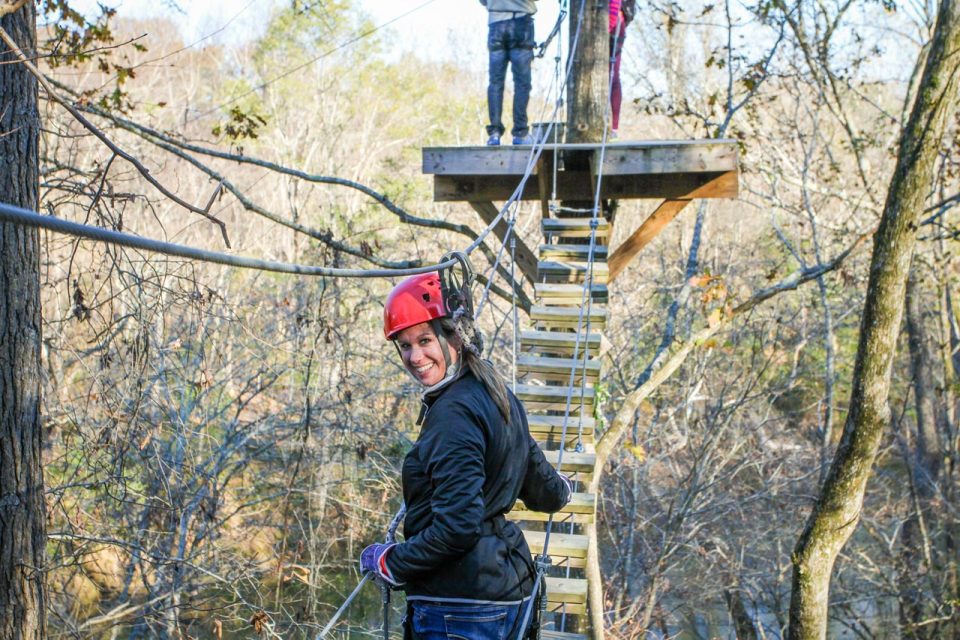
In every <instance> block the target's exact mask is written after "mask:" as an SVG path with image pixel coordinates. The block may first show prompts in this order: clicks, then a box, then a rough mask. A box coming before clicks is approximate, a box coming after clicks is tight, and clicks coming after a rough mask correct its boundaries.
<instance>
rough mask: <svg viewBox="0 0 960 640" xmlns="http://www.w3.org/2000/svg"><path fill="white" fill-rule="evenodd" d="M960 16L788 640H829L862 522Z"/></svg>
mask: <svg viewBox="0 0 960 640" xmlns="http://www.w3.org/2000/svg"><path fill="white" fill-rule="evenodd" d="M958 46H960V12H958V7H957V3H956V2H955V1H954V0H944V1H943V2H942V3H941V6H940V12H939V14H938V16H937V25H936V28H935V31H934V37H933V43H932V46H931V48H930V55H929V58H928V60H927V64H926V67H925V69H924V72H923V78H922V80H921V83H920V87H919V91H918V93H917V98H916V101H915V103H914V106H913V110H912V112H911V115H910V119H909V121H908V122H907V125H906V127H905V128H904V131H903V134H902V136H901V139H900V148H899V154H898V158H897V166H896V170H895V171H894V175H893V179H892V181H891V184H890V190H889V192H888V193H887V200H886V204H885V205H884V210H883V216H882V218H881V221H880V226H879V227H878V229H877V232H876V235H875V236H874V247H873V255H872V257H871V262H870V278H869V283H868V285H867V296H866V301H865V304H864V310H863V316H862V318H861V323H860V339H859V343H858V345H857V359H856V364H855V366H854V373H853V384H852V387H853V388H852V392H851V396H850V408H849V412H848V414H847V421H846V423H845V425H844V429H843V436H842V437H841V440H840V444H839V446H838V448H837V453H836V456H835V457H834V460H833V464H832V466H831V468H830V473H829V474H828V475H827V479H826V482H825V483H824V485H823V488H822V490H821V492H820V496H819V497H818V499H817V502H816V504H815V505H814V508H813V512H812V513H811V514H810V517H809V519H808V521H807V523H806V526H805V528H804V530H803V533H802V534H801V535H800V538H799V540H798V541H797V545H796V547H795V549H794V552H793V580H792V592H791V600H790V624H789V630H788V637H789V638H791V639H792V640H800V639H804V640H807V639H812V638H825V637H826V632H827V608H828V605H829V593H830V576H831V573H832V571H833V565H834V562H835V560H836V557H837V554H839V553H840V550H841V549H842V548H843V546H844V545H845V544H846V542H847V540H848V539H849V538H850V536H851V534H852V533H853V531H854V529H855V527H856V525H857V522H858V521H859V519H860V511H861V508H862V506H863V495H864V491H865V489H866V485H867V480H868V479H869V477H870V472H871V467H872V466H873V462H874V460H875V458H876V455H877V449H878V447H879V444H880V438H881V435H882V433H883V428H884V426H885V425H886V424H887V422H888V421H889V409H888V405H887V401H888V397H889V391H890V376H891V368H892V365H893V357H894V354H895V351H896V343H897V335H898V333H899V330H900V323H901V321H902V319H903V308H904V292H905V289H906V282H907V275H908V273H909V270H910V261H911V258H912V256H913V250H914V246H915V244H916V232H917V222H918V216H919V214H920V213H921V212H922V211H923V205H924V201H925V199H926V195H927V193H929V191H930V185H931V184H932V181H933V170H934V164H935V162H936V157H937V151H938V149H939V148H940V143H941V140H942V138H943V135H944V130H945V128H946V123H947V119H948V117H949V116H950V115H952V113H953V111H954V107H955V100H956V95H957V83H958V81H960V78H958V77H957V72H958V66H960V51H958Z"/></svg>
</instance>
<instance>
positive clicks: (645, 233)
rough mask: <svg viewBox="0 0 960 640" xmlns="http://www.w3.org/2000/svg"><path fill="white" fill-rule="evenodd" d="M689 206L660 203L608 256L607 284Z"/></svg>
mask: <svg viewBox="0 0 960 640" xmlns="http://www.w3.org/2000/svg"><path fill="white" fill-rule="evenodd" d="M688 204H690V201H689V200H664V201H663V202H662V203H660V206H659V207H657V208H656V209H655V210H654V212H653V213H651V214H650V216H649V217H648V218H647V219H646V220H644V221H643V224H641V225H640V228H638V229H637V230H636V231H634V232H633V235H631V236H630V237H629V238H627V239H626V240H625V241H624V242H623V244H621V245H620V246H619V247H617V249H616V251H614V252H613V253H612V254H611V255H610V259H609V260H608V261H607V266H608V268H609V271H610V275H609V276H608V279H607V283H608V284H609V283H610V282H613V280H614V279H615V278H616V277H617V276H618V275H620V272H621V271H623V270H624V269H626V267H627V265H628V264H630V261H631V260H633V259H634V257H636V255H637V254H638V253H640V251H641V250H642V249H643V248H644V247H645V246H647V245H648V244H649V243H650V241H651V240H653V239H654V238H656V237H657V234H659V233H660V231H662V230H663V228H664V227H665V226H667V225H668V224H669V223H670V221H671V220H673V219H674V218H675V217H676V216H677V214H678V213H680V212H681V211H682V210H683V208H684V207H686V206H687V205H688Z"/></svg>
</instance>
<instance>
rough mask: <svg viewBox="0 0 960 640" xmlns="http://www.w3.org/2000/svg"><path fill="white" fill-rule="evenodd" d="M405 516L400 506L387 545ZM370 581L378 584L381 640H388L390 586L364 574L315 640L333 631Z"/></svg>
mask: <svg viewBox="0 0 960 640" xmlns="http://www.w3.org/2000/svg"><path fill="white" fill-rule="evenodd" d="M406 514H407V505H405V504H401V505H400V509H399V510H398V511H397V513H396V514H395V515H394V516H393V519H392V520H391V521H390V525H389V526H388V527H387V535H386V537H385V539H384V541H385V542H386V543H387V544H391V543H394V542H396V541H397V527H399V526H400V523H401V522H402V521H403V517H404V516H405V515H406ZM370 580H376V581H377V582H378V583H379V584H380V598H381V602H382V603H383V640H390V585H388V584H387V583H386V582H384V581H383V580H380V579H378V578H374V577H373V574H372V573H365V574H364V575H363V577H362V578H361V579H360V582H359V583H358V584H357V586H356V587H355V588H354V589H353V591H351V592H350V595H349V596H347V599H346V600H344V601H343V604H342V605H340V608H339V609H337V612H336V613H334V614H333V617H332V618H330V622H328V623H327V626H325V627H324V628H323V629H322V630H321V631H320V633H319V634H318V635H317V638H316V640H323V639H324V638H326V637H327V634H328V633H330V630H331V629H333V625H335V624H337V620H339V619H340V616H341V615H343V612H344V611H346V610H347V608H348V607H349V606H350V604H351V603H352V602H353V601H354V599H355V598H356V597H357V595H358V594H359V593H360V590H361V589H363V585H365V584H367V582H369V581H370Z"/></svg>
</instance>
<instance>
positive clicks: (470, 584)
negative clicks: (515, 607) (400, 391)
mask: <svg viewBox="0 0 960 640" xmlns="http://www.w3.org/2000/svg"><path fill="white" fill-rule="evenodd" d="M509 395H510V403H511V408H512V410H513V417H512V419H511V421H510V425H507V424H506V422H505V421H504V419H503V417H502V416H501V415H500V412H499V410H498V409H497V406H496V404H495V403H494V401H493V398H491V397H490V394H489V393H488V392H487V390H486V387H484V386H483V383H482V382H481V381H480V380H478V379H477V378H475V377H474V376H473V375H472V374H471V373H469V372H466V373H465V374H464V375H463V376H462V377H460V378H459V379H457V380H455V381H454V382H452V383H450V385H449V386H447V387H446V388H444V389H443V390H441V391H440V392H439V393H438V395H436V396H435V397H433V398H427V399H426V400H425V402H426V404H427V405H428V409H427V413H426V416H425V418H424V422H423V427H422V429H421V431H420V437H419V438H418V439H417V442H416V444H414V446H413V449H411V451H410V453H408V454H407V457H406V459H405V460H404V462H403V498H404V501H405V502H406V505H407V515H406V519H405V520H404V539H405V541H404V542H403V543H401V544H399V545H397V546H396V547H394V548H393V549H391V550H390V553H389V555H388V556H387V566H388V567H389V569H390V571H391V572H392V573H393V576H394V577H395V578H396V579H397V580H399V581H401V582H404V583H405V585H404V589H405V590H406V592H407V599H408V600H410V599H451V598H452V599H465V600H475V601H495V602H511V601H517V600H521V599H523V598H525V597H527V596H529V595H530V593H531V591H532V589H533V582H534V567H533V563H532V561H531V557H530V549H529V548H528V547H527V543H526V541H525V540H524V539H523V534H522V533H521V532H520V528H519V527H517V526H516V525H515V524H514V523H512V522H509V521H506V520H505V519H504V518H503V514H504V513H506V512H507V511H509V510H510V509H511V508H512V507H513V504H514V502H516V500H517V498H518V497H520V498H521V499H522V500H523V502H524V504H526V506H527V507H528V508H530V509H536V510H538V511H545V512H548V513H549V512H553V511H557V510H559V509H560V508H561V507H562V506H563V505H564V503H565V501H566V499H567V488H566V485H565V484H564V482H563V480H562V479H561V478H560V476H559V474H558V473H557V472H556V471H555V470H554V468H553V467H552V466H551V465H550V463H549V462H547V460H546V458H544V455H543V452H542V451H541V450H540V447H539V446H537V444H536V442H534V440H533V438H532V437H531V436H530V430H529V427H528V425H527V416H526V412H525V411H524V409H523V405H522V404H521V403H520V401H519V400H518V399H517V398H516V397H515V396H514V395H513V394H512V393H511V394H509Z"/></svg>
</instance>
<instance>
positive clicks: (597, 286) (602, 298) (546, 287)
mask: <svg viewBox="0 0 960 640" xmlns="http://www.w3.org/2000/svg"><path fill="white" fill-rule="evenodd" d="M533 293H534V295H535V296H536V298H537V301H538V302H539V303H540V304H544V305H551V304H554V305H559V306H579V305H580V304H581V303H586V297H585V296H584V295H583V285H582V284H557V283H552V282H547V283H544V282H538V283H536V284H534V285H533ZM590 296H591V297H592V298H593V304H606V303H607V301H608V300H609V292H608V291H607V285H605V284H603V283H597V282H595V283H594V284H593V285H591V286H590Z"/></svg>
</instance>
